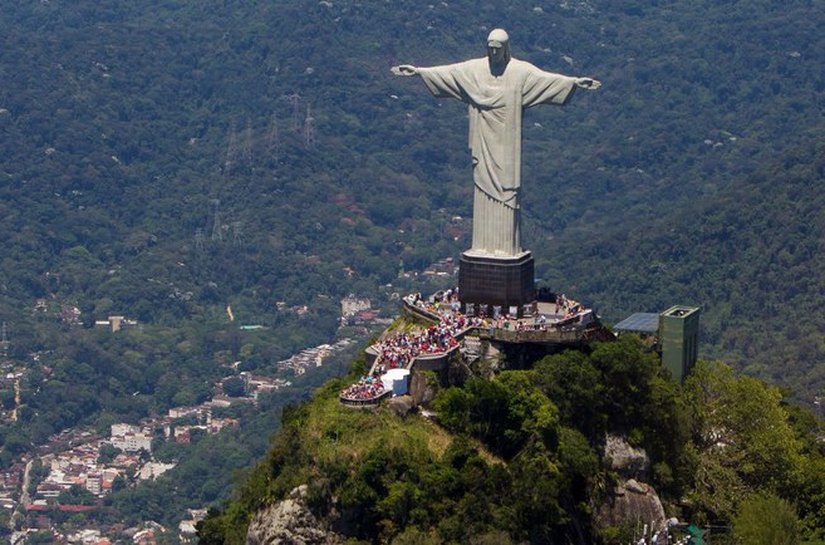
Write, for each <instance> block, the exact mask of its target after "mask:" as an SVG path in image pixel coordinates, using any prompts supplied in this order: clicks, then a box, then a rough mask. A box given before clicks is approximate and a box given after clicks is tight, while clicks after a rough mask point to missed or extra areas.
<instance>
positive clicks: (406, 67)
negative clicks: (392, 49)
mask: <svg viewBox="0 0 825 545" xmlns="http://www.w3.org/2000/svg"><path fill="white" fill-rule="evenodd" d="M390 71H391V72H392V73H393V74H395V75H396V76H414V75H416V74H418V68H416V67H415V66H413V65H411V64H399V65H398V66H393V67H392V68H390Z"/></svg>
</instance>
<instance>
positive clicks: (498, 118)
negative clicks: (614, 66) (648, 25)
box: [392, 29, 601, 258]
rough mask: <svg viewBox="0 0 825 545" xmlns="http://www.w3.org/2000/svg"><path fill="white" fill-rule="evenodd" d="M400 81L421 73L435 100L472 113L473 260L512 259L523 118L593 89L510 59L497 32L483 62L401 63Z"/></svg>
mask: <svg viewBox="0 0 825 545" xmlns="http://www.w3.org/2000/svg"><path fill="white" fill-rule="evenodd" d="M392 71H393V73H394V74H396V75H399V76H414V75H419V76H421V78H422V79H423V80H424V83H425V84H426V85H427V88H428V89H429V90H430V92H432V94H433V95H435V96H437V97H452V98H457V99H458V100H460V101H462V102H465V103H467V104H468V106H469V111H470V138H469V144H470V150H471V151H472V155H473V180H474V182H475V195H474V198H473V245H472V248H471V249H470V251H469V252H466V253H468V254H470V255H477V256H488V257H501V258H509V257H516V256H519V255H521V254H523V253H524V250H523V248H522V247H521V236H520V229H519V227H520V210H519V192H520V190H521V116H522V111H523V110H524V109H525V108H529V107H531V106H535V105H537V104H556V105H563V104H566V103H567V101H568V100H570V97H572V96H573V92H574V91H575V90H576V88H577V87H581V88H583V89H598V88H599V87H600V86H601V83H599V82H598V81H596V80H594V79H592V78H577V77H570V76H563V75H561V74H553V73H550V72H545V71H543V70H540V69H538V68H536V67H535V66H533V65H532V64H530V63H529V62H525V61H520V60H518V59H514V58H512V57H511V56H510V40H509V37H508V36H507V33H506V32H505V31H504V30H501V29H496V30H493V31H492V32H490V35H489V36H488V38H487V57H485V58H480V59H471V60H468V61H464V62H459V63H456V64H448V65H444V66H432V67H428V68H421V67H415V66H412V65H409V64H402V65H400V66H395V67H393V68H392Z"/></svg>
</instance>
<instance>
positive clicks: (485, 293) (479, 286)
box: [458, 252, 536, 316]
mask: <svg viewBox="0 0 825 545" xmlns="http://www.w3.org/2000/svg"><path fill="white" fill-rule="evenodd" d="M535 295H536V288H535V279H534V263H533V255H532V254H531V253H530V252H523V253H522V254H520V255H517V256H513V257H493V256H486V255H478V254H473V253H470V252H464V253H463V254H461V259H460V261H459V268H458V298H459V300H460V301H461V306H462V310H463V311H464V312H466V313H468V314H475V313H479V312H481V313H484V314H488V315H489V314H492V313H493V307H495V306H498V307H500V310H501V312H502V313H508V312H509V311H510V307H517V309H518V310H517V313H518V315H519V316H521V315H522V312H523V309H524V306H525V305H527V304H529V303H532V302H533V301H534V300H535ZM473 310H474V311H475V312H473Z"/></svg>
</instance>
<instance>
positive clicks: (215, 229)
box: [212, 199, 223, 240]
mask: <svg viewBox="0 0 825 545" xmlns="http://www.w3.org/2000/svg"><path fill="white" fill-rule="evenodd" d="M212 204H214V205H215V217H214V220H213V221H212V240H223V230H222V229H221V208H220V207H221V201H220V199H214V200H213V201H212Z"/></svg>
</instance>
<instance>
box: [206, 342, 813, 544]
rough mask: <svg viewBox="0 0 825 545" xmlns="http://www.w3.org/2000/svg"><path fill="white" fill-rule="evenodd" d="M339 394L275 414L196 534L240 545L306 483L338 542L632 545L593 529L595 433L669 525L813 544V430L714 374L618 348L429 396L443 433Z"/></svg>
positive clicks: (714, 367)
mask: <svg viewBox="0 0 825 545" xmlns="http://www.w3.org/2000/svg"><path fill="white" fill-rule="evenodd" d="M354 372H355V373H356V375H357V373H358V372H363V369H359V368H358V367H357V366H356V368H355V370H354ZM356 375H353V376H356ZM344 384H346V381H332V382H330V383H328V384H327V385H326V386H325V387H324V388H323V389H321V390H319V391H318V392H316V395H315V397H314V399H313V400H312V401H311V402H309V403H306V404H303V405H301V406H298V407H293V408H292V409H290V410H289V411H285V413H284V420H283V428H282V430H281V432H280V433H279V434H278V436H277V437H276V439H275V441H274V442H273V446H272V449H271V450H270V453H269V455H268V456H267V457H266V458H265V459H264V460H262V461H261V462H260V463H259V464H258V466H257V467H256V469H255V470H254V471H253V472H251V473H250V474H249V475H248V477H247V479H246V480H245V481H244V483H243V484H242V486H240V487H239V488H238V490H237V493H236V497H235V499H234V500H233V501H232V502H231V503H229V504H228V505H227V506H226V508H225V509H224V510H222V511H213V512H212V514H211V516H210V517H209V518H208V519H207V520H206V521H205V522H204V523H203V524H202V525H201V526H200V529H199V536H200V542H201V543H202V544H203V545H224V544H228V545H231V544H240V543H244V542H246V538H247V526H248V525H249V521H250V518H251V516H252V515H253V514H254V513H255V512H256V511H257V510H259V509H261V508H263V507H265V506H267V505H269V504H270V503H272V502H273V501H277V500H280V499H283V498H284V497H285V496H286V495H287V494H288V493H289V492H290V491H291V490H292V489H293V488H294V487H297V486H299V485H302V484H306V485H309V493H308V497H309V498H310V501H311V508H313V509H314V510H315V511H316V512H317V513H319V514H320V515H321V516H322V517H324V518H323V519H322V520H324V521H325V522H326V523H327V524H329V525H330V526H331V528H333V529H334V530H335V531H337V532H339V533H340V534H342V536H343V537H344V538H349V539H350V540H351V541H350V543H392V544H395V545H401V544H406V543H419V544H420V543H428V544H430V543H431V544H433V545H439V544H442V543H499V544H507V543H536V544H541V543H581V544H585V543H611V544H612V543H615V544H617V545H618V544H626V543H631V542H633V541H632V539H633V530H634V529H636V530H638V528H635V527H636V526H637V525H638V521H636V520H631V521H629V522H630V524H628V525H619V526H607V527H604V526H603V527H601V528H599V527H597V525H595V524H594V520H595V518H596V513H597V511H598V505H599V504H600V502H602V501H605V498H606V497H607V496H606V495H607V494H608V492H609V491H610V490H612V488H613V483H614V482H616V481H617V480H618V479H620V477H619V476H618V474H617V473H616V472H615V471H614V470H612V469H611V468H610V467H609V466H608V465H607V464H606V463H603V461H602V457H603V444H604V437H605V433H610V434H620V435H622V436H625V437H628V438H629V440H630V441H631V442H632V444H634V445H636V446H640V447H643V448H645V450H646V451H647V453H648V454H649V456H650V462H651V465H652V471H651V475H650V479H651V482H652V483H653V484H654V485H655V487H656V489H657V491H658V492H659V494H660V496H661V498H662V501H663V502H664V505H665V508H666V513H667V514H668V515H667V516H678V517H679V518H680V519H681V520H687V521H693V522H696V523H698V524H702V525H713V526H715V527H716V528H726V529H727V531H726V532H724V533H719V532H716V533H715V534H714V537H713V543H720V544H724V543H735V542H739V543H799V542H800V540H804V541H805V542H811V543H813V542H821V541H817V540H822V539H823V537H825V535H823V531H825V511H823V509H822V506H823V499H824V498H825V473H823V471H822V469H823V467H825V465H823V464H825V450H823V446H822V444H821V443H819V442H818V441H817V435H818V434H821V431H822V430H821V426H822V420H821V419H820V420H817V419H815V418H814V417H813V415H812V413H810V412H808V411H807V410H805V409H800V408H797V407H791V406H788V405H787V404H786V403H785V402H784V401H783V397H782V395H781V393H780V392H779V390H778V389H777V388H775V387H772V386H768V385H767V384H765V383H763V382H761V381H759V380H757V379H753V378H750V377H746V376H741V375H736V374H735V373H734V372H733V371H732V370H731V368H730V367H728V366H726V365H725V364H722V363H720V362H710V361H700V362H699V364H698V366H697V367H696V368H695V370H694V372H693V373H692V374H691V375H690V376H689V378H688V379H687V380H686V381H685V383H684V384H683V385H679V384H676V383H674V382H673V381H672V380H671V379H670V378H669V377H668V376H667V372H666V371H664V368H663V367H662V365H661V361H660V359H659V358H658V357H657V355H656V354H655V353H653V352H651V351H650V350H648V349H647V348H646V347H645V345H644V344H643V343H642V342H641V341H640V340H639V339H638V338H636V337H632V336H623V337H621V338H620V339H619V340H618V341H617V342H613V343H603V344H597V345H596V346H595V347H594V348H593V350H592V351H590V352H588V353H585V352H578V351H568V352H564V353H561V354H557V355H553V356H549V357H546V358H545V359H543V360H541V361H539V362H538V363H537V364H536V365H535V366H534V367H533V368H532V369H529V370H507V371H502V372H500V373H498V374H497V375H496V376H495V378H493V379H492V380H488V379H484V378H478V377H476V378H470V379H469V380H468V381H467V382H466V383H465V384H463V385H462V386H461V387H456V386H454V387H449V388H444V389H441V390H440V391H439V392H438V394H437V396H436V398H435V401H434V404H433V407H434V409H435V411H436V413H437V415H438V416H437V420H438V423H439V425H436V424H434V423H432V422H431V421H429V420H427V419H426V418H424V417H422V416H420V415H417V414H416V415H410V416H407V417H406V418H402V417H399V416H398V415H397V414H395V413H394V412H393V411H391V410H389V409H387V408H386V406H385V407H384V408H382V409H377V410H375V411H361V410H354V409H352V408H348V407H345V406H343V405H342V404H340V403H339V402H338V392H339V391H340V388H341V387H342V386H343V385H344ZM777 505H778V506H779V507H777ZM766 508H767V509H768V511H765V509H766ZM759 509H761V511H760V510H759ZM760 512H761V513H762V519H761V520H759V519H758V514H759V513H760ZM754 517H757V519H756V520H754ZM644 522H647V521H644ZM771 528H773V529H776V528H783V529H784V530H783V532H784V533H783V534H781V535H780V536H779V539H778V540H777V541H766V540H765V538H764V537H763V536H765V535H766V534H765V533H764V532H767V531H770V530H771ZM731 529H732V530H731ZM731 532H732V533H731ZM637 535H638V534H637ZM746 536H756V537H755V538H754V539H753V540H752V541H734V540H733V539H734V538H736V539H742V538H744V537H746Z"/></svg>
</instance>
